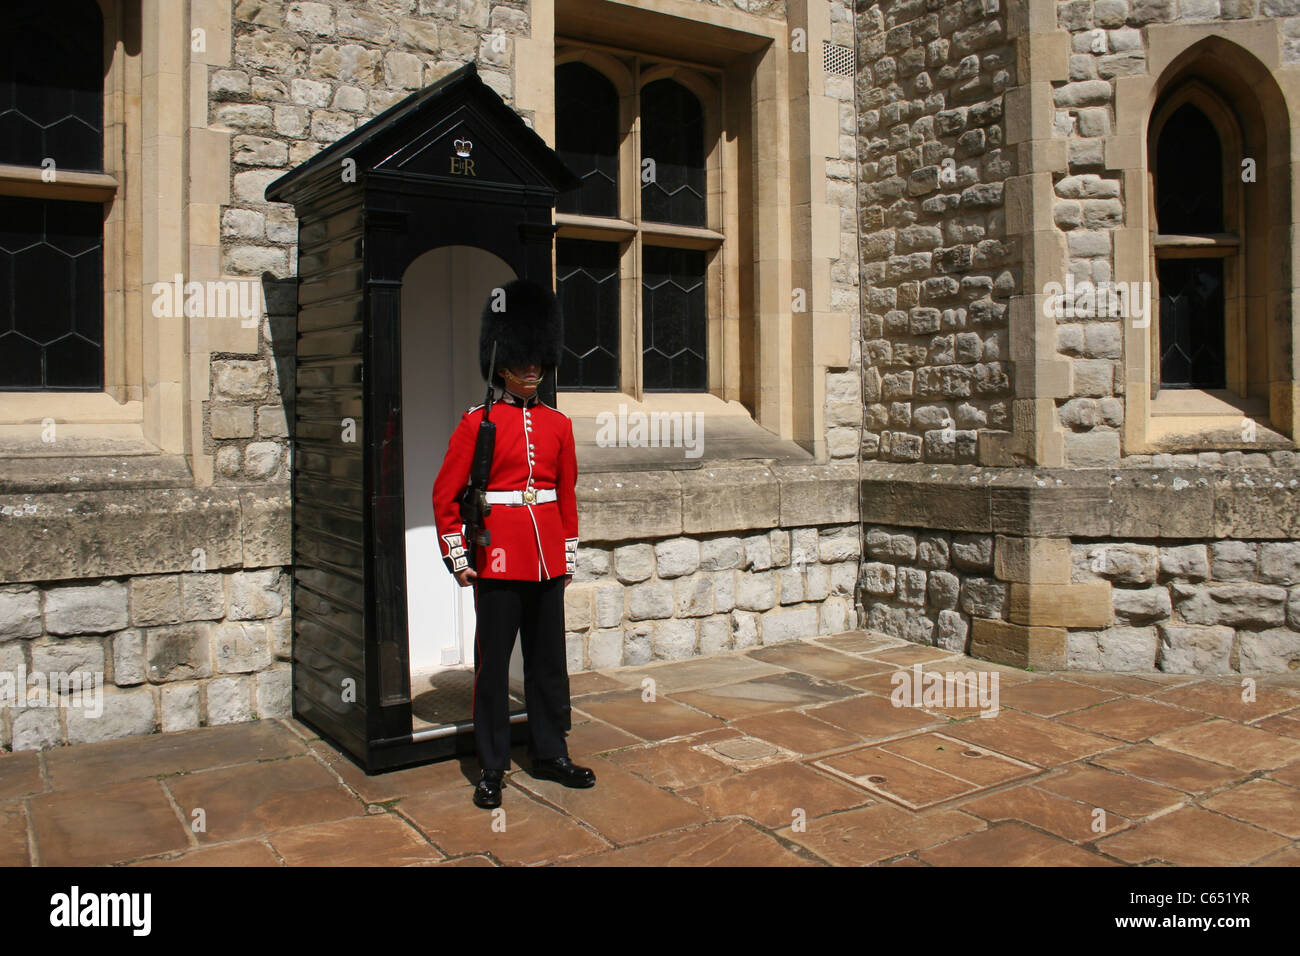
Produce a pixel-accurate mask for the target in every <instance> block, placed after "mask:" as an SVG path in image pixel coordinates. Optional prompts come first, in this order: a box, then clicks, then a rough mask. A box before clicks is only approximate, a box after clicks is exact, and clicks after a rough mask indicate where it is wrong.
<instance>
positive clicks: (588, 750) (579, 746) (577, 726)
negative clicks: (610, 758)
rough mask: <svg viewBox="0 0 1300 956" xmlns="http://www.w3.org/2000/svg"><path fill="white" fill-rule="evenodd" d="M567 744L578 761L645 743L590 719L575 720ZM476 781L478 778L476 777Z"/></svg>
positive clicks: (623, 731)
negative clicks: (580, 758)
mask: <svg viewBox="0 0 1300 956" xmlns="http://www.w3.org/2000/svg"><path fill="white" fill-rule="evenodd" d="M565 743H566V744H567V746H568V749H569V756H570V757H573V758H575V759H576V758H578V757H587V756H590V755H591V754H599V753H605V752H606V751H610V750H617V749H618V748H620V747H631V746H634V745H636V744H640V743H644V741H642V739H641V738H640V737H635V736H633V735H632V734H629V733H628V732H627V731H625V730H620V729H619V728H617V727H615V726H613V725H612V724H607V723H605V722H604V721H603V720H595V719H588V720H583V721H578V720H577V719H576V718H575V720H574V724H573V728H572V729H571V730H570V731H569V736H568V739H567V740H566V741H565ZM475 779H476V780H477V779H478V778H477V777H475Z"/></svg>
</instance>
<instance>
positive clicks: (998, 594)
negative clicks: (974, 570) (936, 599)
mask: <svg viewBox="0 0 1300 956" xmlns="http://www.w3.org/2000/svg"><path fill="white" fill-rule="evenodd" d="M1027 586H1028V585H1027ZM958 606H959V607H960V608H961V610H962V611H963V612H964V613H966V614H969V615H970V616H971V617H989V618H1000V617H1002V616H1003V614H1004V613H1005V611H1006V607H1007V586H1006V584H1004V583H1003V582H1001V581H995V580H993V579H992V578H967V579H966V580H965V581H963V582H962V586H961V595H960V597H959V598H958Z"/></svg>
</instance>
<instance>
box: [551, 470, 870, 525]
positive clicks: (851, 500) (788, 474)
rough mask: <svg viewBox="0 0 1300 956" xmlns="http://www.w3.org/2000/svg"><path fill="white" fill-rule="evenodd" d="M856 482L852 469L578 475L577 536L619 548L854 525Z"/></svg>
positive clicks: (855, 473)
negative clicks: (731, 533) (678, 539)
mask: <svg viewBox="0 0 1300 956" xmlns="http://www.w3.org/2000/svg"><path fill="white" fill-rule="evenodd" d="M857 481H858V468H857V465H855V464H853V463H832V464H823V465H777V464H773V465H736V466H730V467H723V466H718V467H704V468H700V469H699V470H695V471H642V472H631V473H625V474H618V473H601V474H587V475H584V474H581V473H579V475H578V488H577V491H578V534H579V537H580V539H581V541H582V542H584V543H587V542H619V541H644V540H646V539H651V538H671V537H675V536H677V535H690V534H717V533H723V532H728V531H737V532H739V531H762V530H765V529H769V528H799V527H805V528H806V527H815V526H819V525H828V524H853V523H856V522H857V521H858V498H857Z"/></svg>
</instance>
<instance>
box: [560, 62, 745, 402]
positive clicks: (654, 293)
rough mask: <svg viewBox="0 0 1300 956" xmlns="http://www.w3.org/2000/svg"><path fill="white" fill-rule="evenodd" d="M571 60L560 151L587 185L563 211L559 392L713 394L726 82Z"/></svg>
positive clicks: (659, 67) (563, 81) (563, 77)
mask: <svg viewBox="0 0 1300 956" xmlns="http://www.w3.org/2000/svg"><path fill="white" fill-rule="evenodd" d="M569 55H570V56H572V57H575V58H574V59H569V60H562V61H561V63H560V65H559V66H557V67H556V71H555V108H556V123H555V126H556V150H557V152H559V154H560V156H561V158H563V159H564V161H565V162H566V163H567V164H568V165H569V167H570V168H571V169H573V171H574V172H575V173H577V174H578V175H579V176H581V177H582V179H583V185H582V187H581V188H580V189H577V190H574V191H573V193H571V194H569V196H568V197H563V196H562V197H561V199H560V202H559V206H558V208H557V211H556V220H557V222H558V223H559V226H560V231H559V235H558V238H557V240H556V251H555V259H556V268H555V273H556V285H557V291H558V295H559V297H560V303H561V307H562V309H563V312H564V323H565V328H564V358H563V360H562V362H561V365H560V375H559V380H558V387H559V388H560V389H562V390H566V391H620V390H621V391H625V392H628V393H630V394H633V395H634V396H640V395H641V394H642V393H645V392H706V391H708V390H709V385H710V382H709V374H710V370H709V363H708V356H709V341H710V335H713V336H714V337H715V338H720V335H721V333H720V329H719V322H718V321H717V319H718V316H717V312H718V309H717V306H716V304H712V303H716V302H717V300H718V296H717V287H718V285H719V283H718V281H717V279H716V278H714V279H712V280H711V279H710V269H711V268H713V269H714V271H715V273H716V271H717V268H718V267H717V266H715V265H713V263H714V259H715V254H716V253H717V251H718V250H719V249H720V247H721V246H722V242H723V234H722V233H721V232H719V231H716V230H715V229H712V228H710V223H711V216H712V217H713V220H718V219H720V216H718V214H717V212H716V211H714V212H712V213H711V210H710V207H709V198H710V197H709V193H708V166H709V161H710V160H709V157H710V155H711V153H712V152H713V150H714V148H715V147H716V141H717V139H718V137H719V131H718V129H716V128H715V125H716V122H717V118H718V117H720V116H721V108H720V107H721V98H720V96H719V95H718V92H719V87H720V83H718V82H717V78H716V71H707V70H704V69H695V68H691V69H686V68H684V67H681V66H679V65H670V64H666V63H662V62H657V61H654V60H650V59H643V58H641V57H637V56H616V55H614V54H612V53H609V52H605V51H601V52H597V51H590V50H588V51H582V52H576V51H575V52H574V53H572V54H569ZM706 103H707V104H708V108H707V109H706ZM710 110H711V111H713V116H714V124H715V125H714V126H711V125H710ZM637 129H639V132H640V135H639V137H637V136H635V135H634V131H635V130H637ZM638 143H639V146H640V149H639V150H637V149H636V148H635V147H636V144H638ZM715 161H716V160H715ZM638 183H639V185H640V188H639V190H638V189H637V184H638ZM638 192H639V196H638ZM638 198H639V202H638ZM711 294H712V297H711ZM711 320H712V324H711Z"/></svg>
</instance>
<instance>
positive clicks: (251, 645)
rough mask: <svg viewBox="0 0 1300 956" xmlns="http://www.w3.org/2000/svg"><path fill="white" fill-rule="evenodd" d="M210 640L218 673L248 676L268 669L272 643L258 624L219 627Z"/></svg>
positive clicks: (214, 629)
mask: <svg viewBox="0 0 1300 956" xmlns="http://www.w3.org/2000/svg"><path fill="white" fill-rule="evenodd" d="M212 641H213V647H214V648H215V657H216V664H217V672H218V673H221V674H248V673H252V672H255V671H260V670H263V669H264V668H267V667H270V666H271V656H272V655H271V642H270V639H269V637H268V635H267V630H266V625H265V624H263V623H262V622H260V621H258V622H255V623H250V624H242V623H238V622H230V623H225V624H218V625H216V626H215V627H214V628H213V629H212Z"/></svg>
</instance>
